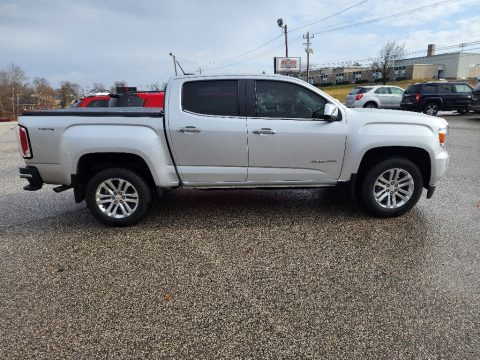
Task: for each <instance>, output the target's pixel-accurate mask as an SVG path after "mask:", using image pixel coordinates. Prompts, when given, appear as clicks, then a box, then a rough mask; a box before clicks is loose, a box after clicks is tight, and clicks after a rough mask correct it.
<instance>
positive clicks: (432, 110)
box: [423, 103, 440, 116]
mask: <svg viewBox="0 0 480 360" xmlns="http://www.w3.org/2000/svg"><path fill="white" fill-rule="evenodd" d="M439 110H440V106H438V104H436V103H427V105H425V107H424V108H423V113H424V114H427V115H431V116H435V115H437V113H438V111H439Z"/></svg>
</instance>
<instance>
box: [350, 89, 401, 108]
mask: <svg viewBox="0 0 480 360" xmlns="http://www.w3.org/2000/svg"><path fill="white" fill-rule="evenodd" d="M404 92H405V90H404V89H402V88H400V87H398V86H386V85H378V86H357V87H355V88H353V89H352V91H350V92H349V93H348V95H347V106H348V107H364V108H382V109H400V102H401V101H402V96H403V93H404Z"/></svg>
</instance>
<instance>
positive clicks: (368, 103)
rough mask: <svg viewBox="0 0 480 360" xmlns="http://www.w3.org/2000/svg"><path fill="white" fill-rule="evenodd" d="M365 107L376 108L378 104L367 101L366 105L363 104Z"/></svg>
mask: <svg viewBox="0 0 480 360" xmlns="http://www.w3.org/2000/svg"><path fill="white" fill-rule="evenodd" d="M363 107H364V108H367V109H376V108H377V107H378V106H377V104H375V103H374V102H371V101H370V102H367V103H366V104H365V105H363Z"/></svg>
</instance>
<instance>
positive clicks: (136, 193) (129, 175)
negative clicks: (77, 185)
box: [85, 168, 152, 226]
mask: <svg viewBox="0 0 480 360" xmlns="http://www.w3.org/2000/svg"><path fill="white" fill-rule="evenodd" d="M108 180H110V182H109V184H106V183H105V182H106V181H108ZM122 181H123V182H122ZM102 184H103V186H102V187H101V185H102ZM115 189H116V191H114V190H115ZM119 190H120V191H119ZM122 191H123V192H122ZM97 192H98V201H99V202H100V201H102V202H105V203H97ZM102 199H104V200H102ZM85 200H86V202H87V206H88V208H89V209H90V211H91V212H92V214H93V216H95V217H96V218H97V219H98V220H100V221H101V222H102V223H104V224H106V225H109V226H129V225H133V224H136V223H137V222H139V221H140V220H142V219H143V218H144V217H145V216H146V215H147V212H148V210H149V208H150V204H151V202H152V191H151V189H150V187H149V186H148V183H147V182H146V181H145V180H144V179H143V178H142V177H141V176H139V175H138V174H136V173H135V172H133V171H131V170H127V169H122V168H110V169H106V170H102V171H100V172H98V173H96V174H95V175H94V176H93V177H92V178H91V179H90V181H89V182H88V184H87V189H86V193H85ZM109 209H110V211H109Z"/></svg>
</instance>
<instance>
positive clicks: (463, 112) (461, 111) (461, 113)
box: [457, 109, 468, 115]
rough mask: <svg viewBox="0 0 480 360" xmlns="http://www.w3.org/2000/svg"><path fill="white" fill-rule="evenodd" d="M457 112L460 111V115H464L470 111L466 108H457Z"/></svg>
mask: <svg viewBox="0 0 480 360" xmlns="http://www.w3.org/2000/svg"><path fill="white" fill-rule="evenodd" d="M457 113H459V114H460V115H463V114H466V113H468V110H465V109H462V110H457Z"/></svg>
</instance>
